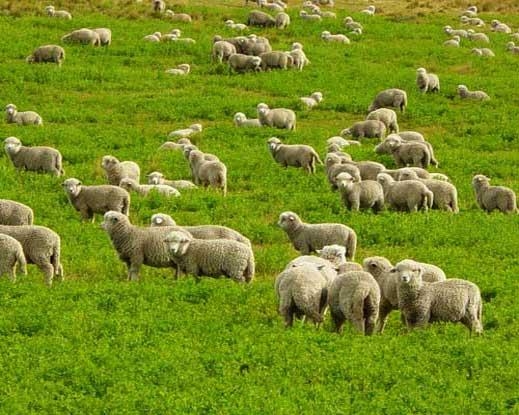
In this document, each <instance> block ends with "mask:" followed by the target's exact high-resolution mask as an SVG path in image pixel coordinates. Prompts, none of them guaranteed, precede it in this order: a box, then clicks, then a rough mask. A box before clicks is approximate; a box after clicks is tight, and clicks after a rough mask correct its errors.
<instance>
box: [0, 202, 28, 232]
mask: <svg viewBox="0 0 519 415" xmlns="http://www.w3.org/2000/svg"><path fill="white" fill-rule="evenodd" d="M33 220H34V213H33V211H32V209H31V208H30V207H29V206H26V205H24V204H23V203H19V202H15V201H14V200H8V199H0V225H11V226H16V225H32V223H33Z"/></svg>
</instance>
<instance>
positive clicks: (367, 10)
mask: <svg viewBox="0 0 519 415" xmlns="http://www.w3.org/2000/svg"><path fill="white" fill-rule="evenodd" d="M375 10H376V9H375V6H368V7H366V8H365V9H364V10H361V11H360V12H361V13H364V14H367V15H368V16H373V15H374V14H375Z"/></svg>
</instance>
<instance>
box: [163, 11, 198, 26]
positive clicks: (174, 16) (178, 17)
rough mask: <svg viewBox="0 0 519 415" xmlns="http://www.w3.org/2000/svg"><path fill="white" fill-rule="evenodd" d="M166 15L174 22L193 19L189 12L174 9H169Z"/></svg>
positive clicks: (188, 21) (187, 21)
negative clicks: (176, 11) (179, 11)
mask: <svg viewBox="0 0 519 415" xmlns="http://www.w3.org/2000/svg"><path fill="white" fill-rule="evenodd" d="M165 15H166V16H167V17H168V18H169V19H170V20H172V21H174V22H184V23H191V21H192V20H193V19H192V18H191V16H190V15H189V14H186V13H175V12H174V11H173V10H170V9H167V10H166V12H165Z"/></svg>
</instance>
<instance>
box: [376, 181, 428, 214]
mask: <svg viewBox="0 0 519 415" xmlns="http://www.w3.org/2000/svg"><path fill="white" fill-rule="evenodd" d="M377 182H379V183H380V184H381V185H382V188H383V189H384V202H385V204H386V205H387V206H389V207H391V208H393V209H394V210H398V211H408V212H416V211H418V210H424V211H427V210H428V209H430V208H431V207H432V204H433V197H434V195H433V193H432V192H431V191H430V190H429V189H427V187H426V186H425V185H424V184H423V183H422V182H420V181H418V180H406V181H403V182H397V181H395V179H393V178H392V177H391V176H390V175H389V174H387V173H379V175H378V176H377Z"/></svg>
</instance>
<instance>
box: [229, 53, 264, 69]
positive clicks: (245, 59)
mask: <svg viewBox="0 0 519 415" xmlns="http://www.w3.org/2000/svg"><path fill="white" fill-rule="evenodd" d="M228 63H229V69H231V70H234V71H235V72H246V71H253V72H259V71H261V58H260V57H259V56H249V55H244V54H243V53H234V54H232V55H231V56H229V60H228Z"/></svg>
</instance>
